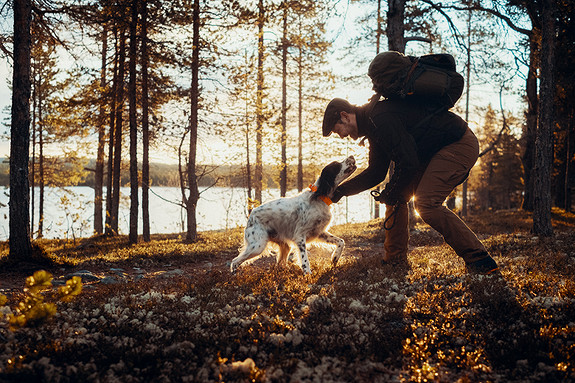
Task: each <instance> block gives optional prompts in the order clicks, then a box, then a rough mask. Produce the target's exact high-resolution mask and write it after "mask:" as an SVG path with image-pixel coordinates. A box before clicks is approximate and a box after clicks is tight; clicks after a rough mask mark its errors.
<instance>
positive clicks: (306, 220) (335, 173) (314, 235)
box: [231, 156, 356, 274]
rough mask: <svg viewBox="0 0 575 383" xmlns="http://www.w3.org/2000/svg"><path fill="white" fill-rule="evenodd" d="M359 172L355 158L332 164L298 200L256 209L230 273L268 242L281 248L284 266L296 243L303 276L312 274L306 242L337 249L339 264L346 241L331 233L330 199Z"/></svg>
mask: <svg viewBox="0 0 575 383" xmlns="http://www.w3.org/2000/svg"><path fill="white" fill-rule="evenodd" d="M355 169H356V165H355V159H354V158H353V156H350V157H348V158H346V159H345V160H344V161H342V162H332V163H331V164H329V165H327V166H326V167H325V168H324V169H323V170H322V172H321V175H320V177H319V178H318V180H317V181H316V182H315V184H314V185H310V190H307V191H304V192H302V193H300V194H298V195H297V196H295V197H291V198H280V199H276V200H274V201H270V202H267V203H265V204H263V205H261V206H258V207H257V208H255V209H254V210H253V211H252V212H251V214H250V216H249V218H248V223H247V225H246V229H245V232H244V247H243V248H242V251H241V253H240V255H238V256H237V257H236V258H234V259H233V260H232V263H231V270H232V272H235V271H236V270H237V269H238V267H239V266H240V265H241V264H242V263H243V262H244V261H246V260H248V259H250V258H252V257H255V256H257V255H259V254H261V253H262V252H263V251H264V250H265V249H266V247H267V244H268V242H274V243H276V244H277V245H278V246H279V250H280V251H279V254H278V256H277V263H278V264H279V265H280V266H283V265H285V263H286V260H287V257H288V255H289V253H290V250H291V244H295V245H296V246H297V248H298V250H299V254H300V260H301V267H302V269H303V272H304V274H310V273H311V269H310V264H309V259H308V255H307V250H306V243H307V242H310V241H313V240H319V241H323V242H325V243H328V244H332V245H336V246H337V247H336V248H335V250H334V251H333V253H332V255H331V260H332V263H333V265H334V266H335V265H336V264H337V261H338V260H339V257H340V256H341V253H342V251H343V248H344V245H345V242H344V241H343V239H341V238H338V237H336V236H335V235H333V234H331V233H329V232H328V231H327V228H328V226H329V223H330V222H331V219H332V215H331V207H330V204H331V199H330V198H331V197H332V196H333V192H334V190H335V189H336V187H337V186H338V185H339V184H340V183H341V182H343V181H344V180H345V179H346V178H348V177H349V176H350V175H351V174H352V173H353V172H354V171H355Z"/></svg>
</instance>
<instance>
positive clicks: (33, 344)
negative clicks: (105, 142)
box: [0, 210, 575, 383]
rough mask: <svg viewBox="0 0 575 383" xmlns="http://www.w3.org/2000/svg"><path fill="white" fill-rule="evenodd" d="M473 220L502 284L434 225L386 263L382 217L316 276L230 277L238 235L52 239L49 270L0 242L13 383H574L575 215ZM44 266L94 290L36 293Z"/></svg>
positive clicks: (4, 353)
mask: <svg viewBox="0 0 575 383" xmlns="http://www.w3.org/2000/svg"><path fill="white" fill-rule="evenodd" d="M466 222H467V223H468V224H469V226H470V227H471V228H472V229H473V230H474V231H475V232H476V233H477V234H478V236H479V237H480V239H482V240H483V241H484V243H485V245H486V246H487V248H488V250H489V251H490V253H491V254H492V256H493V257H494V259H495V260H496V261H497V262H498V263H499V265H500V266H501V276H500V277H499V276H487V277H486V276H473V275H468V274H467V273H466V272H465V266H464V263H463V261H462V260H461V259H459V258H458V257H457V256H456V255H455V254H454V252H453V251H452V250H451V249H450V248H449V247H448V246H447V245H445V244H444V242H443V240H442V238H441V236H440V235H439V234H438V233H437V232H435V231H434V230H432V229H430V228H429V227H428V226H426V225H424V224H421V223H419V224H418V225H417V226H416V228H415V230H414V231H413V232H412V235H411V239H410V249H411V251H410V253H409V256H408V257H409V265H408V266H405V267H395V268H394V267H392V266H389V265H387V266H382V265H381V263H380V257H381V252H382V238H383V231H382V228H381V226H382V225H381V224H382V222H381V220H373V221H370V222H368V223H364V224H349V225H342V226H336V227H334V228H333V230H332V232H333V233H334V234H336V235H338V236H341V237H342V238H344V239H345V241H346V250H345V252H344V256H343V257H342V259H341V260H340V262H339V264H338V266H337V267H336V268H332V267H331V265H330V261H329V253H328V252H327V251H326V250H325V249H314V250H312V252H311V257H310V259H311V266H312V274H311V275H310V276H303V275H302V273H301V271H300V269H299V267H297V266H296V265H289V266H288V267H287V268H285V269H283V270H278V269H277V268H275V267H274V261H273V258H272V257H270V256H266V257H261V258H260V259H259V260H256V261H255V262H253V263H251V264H249V265H245V266H242V267H241V268H240V270H239V271H238V272H237V273H236V274H231V273H230V272H229V262H230V260H231V259H232V258H233V257H235V256H236V255H237V250H238V247H239V246H240V244H241V238H242V231H241V230H240V229H236V230H231V231H225V232H205V233H200V235H199V239H198V241H196V242H194V243H190V244H186V243H183V241H182V238H181V237H179V236H178V235H173V236H157V237H153V241H152V242H150V243H140V244H138V245H133V246H131V245H129V244H128V242H127V238H126V237H115V238H106V237H94V238H87V239H81V240H78V241H77V242H76V243H71V242H63V241H58V240H51V241H50V240H43V241H41V242H38V243H37V245H38V246H39V248H41V249H42V251H43V255H44V257H45V258H46V259H47V260H48V261H42V258H38V259H37V260H35V261H34V262H30V263H27V264H19V265H10V264H8V263H6V255H7V252H8V245H7V244H6V243H3V244H0V383H3V382H24V381H41V382H80V381H81V382H170V381H173V382H209V381H216V382H217V381H226V382H249V381H253V382H428V381H432V382H435V381H438V382H559V381H561V382H575V215H573V214H565V213H564V212H561V211H559V210H554V211H553V223H554V229H555V235H554V236H553V237H551V238H538V237H536V236H534V235H532V234H531V233H530V228H531V225H532V220H531V217H530V215H529V214H528V213H525V212H522V211H500V212H489V213H482V214H478V215H472V216H470V217H469V218H468V219H467V220H466ZM39 262H45V263H44V264H39ZM40 269H42V270H46V271H47V272H49V273H51V275H53V276H54V284H56V283H55V282H56V281H59V283H64V281H65V280H66V279H68V277H69V276H71V275H81V276H82V279H83V282H84V283H83V289H82V292H81V293H80V294H79V295H78V296H76V297H75V298H74V299H73V300H71V301H69V302H64V301H62V300H61V299H60V298H59V296H58V290H57V286H54V287H53V288H50V287H49V284H46V291H44V292H42V293H35V292H34V289H32V288H28V289H26V288H24V284H25V280H26V278H27V277H29V276H30V275H32V274H33V273H34V272H35V271H37V270H40ZM78 272H80V273H78ZM74 273H76V274H74ZM112 276H115V278H112ZM38 279H40V278H39V277H38ZM40 300H42V303H55V306H53V307H54V308H55V309H56V310H57V312H56V313H55V314H54V315H53V316H51V317H50V318H49V319H43V315H42V313H44V314H45V313H46V312H45V311H42V310H38V309H31V307H39V306H38V305H37V304H38V302H39V301H40ZM34 305H36V306H34ZM48 311H49V310H48ZM18 317H19V318H20V323H19V324H16V323H15V318H18ZM11 318H12V321H11V323H12V325H10V319H11Z"/></svg>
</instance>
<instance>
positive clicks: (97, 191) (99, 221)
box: [94, 23, 108, 234]
mask: <svg viewBox="0 0 575 383" xmlns="http://www.w3.org/2000/svg"><path fill="white" fill-rule="evenodd" d="M107 51H108V27H107V24H106V23H104V25H103V30H102V67H101V69H100V89H102V91H103V89H105V87H106V65H107V60H108V57H107ZM105 114H106V108H105V105H104V102H102V103H101V104H100V120H99V126H98V149H97V153H96V171H95V173H94V234H102V233H103V232H104V226H103V217H102V204H103V195H104V191H103V188H104V148H105V146H106V128H105V127H104V121H105V120H106V118H105Z"/></svg>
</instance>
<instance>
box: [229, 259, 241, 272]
mask: <svg viewBox="0 0 575 383" xmlns="http://www.w3.org/2000/svg"><path fill="white" fill-rule="evenodd" d="M238 267H239V265H238V264H237V263H236V262H234V261H232V263H230V272H231V273H232V274H235V273H236V271H238Z"/></svg>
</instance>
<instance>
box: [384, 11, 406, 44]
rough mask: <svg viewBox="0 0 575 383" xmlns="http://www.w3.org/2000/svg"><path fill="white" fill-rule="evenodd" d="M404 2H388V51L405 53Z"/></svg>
mask: <svg viewBox="0 0 575 383" xmlns="http://www.w3.org/2000/svg"><path fill="white" fill-rule="evenodd" d="M405 1H406V0H389V1H388V6H389V8H388V11H387V30H386V33H387V41H388V48H389V50H390V51H397V52H401V53H404V52H405V40H404V37H403V36H404V29H405V28H404V18H405Z"/></svg>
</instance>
